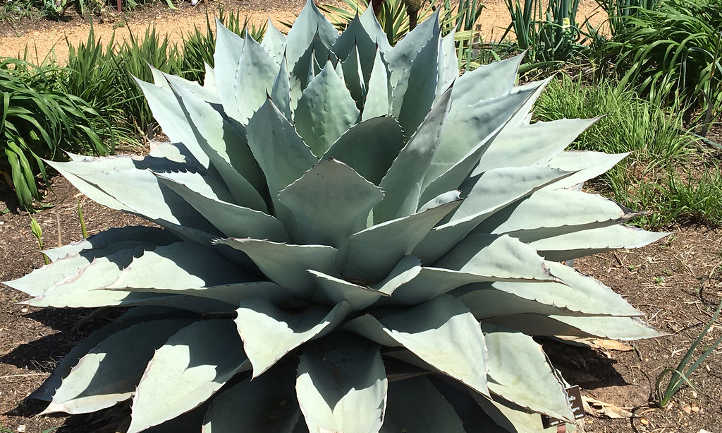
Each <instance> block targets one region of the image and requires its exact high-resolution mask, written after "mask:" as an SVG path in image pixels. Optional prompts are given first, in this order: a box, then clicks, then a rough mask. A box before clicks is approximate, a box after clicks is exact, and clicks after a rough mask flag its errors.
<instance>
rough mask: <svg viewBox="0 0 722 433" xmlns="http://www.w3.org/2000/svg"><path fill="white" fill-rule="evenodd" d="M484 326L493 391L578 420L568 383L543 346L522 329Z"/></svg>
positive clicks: (518, 402) (556, 415)
mask: <svg viewBox="0 0 722 433" xmlns="http://www.w3.org/2000/svg"><path fill="white" fill-rule="evenodd" d="M482 327H483V329H484V338H485V341H486V347H487V349H488V350H489V362H488V365H489V379H490V380H489V391H491V392H492V393H494V394H497V395H499V396H501V397H503V398H504V399H506V400H507V401H510V402H513V403H514V404H515V405H518V406H521V407H523V408H526V409H529V410H532V411H535V412H539V413H543V414H545V415H549V416H551V417H553V418H557V419H562V420H567V421H572V420H574V414H573V413H572V410H571V408H570V407H569V403H568V402H567V396H566V392H565V391H564V384H563V383H562V382H561V381H560V380H559V378H558V377H557V374H556V372H555V371H554V368H553V367H552V366H551V365H549V362H548V360H547V357H546V355H545V354H544V351H543V350H542V347H541V346H540V345H539V344H537V343H536V342H535V341H534V340H533V339H532V338H531V337H529V336H526V335H524V334H522V333H520V332H512V331H507V330H504V329H500V328H496V327H494V326H490V325H483V326H482ZM530 378H532V379H530Z"/></svg>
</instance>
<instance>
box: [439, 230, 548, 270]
mask: <svg viewBox="0 0 722 433" xmlns="http://www.w3.org/2000/svg"><path fill="white" fill-rule="evenodd" d="M434 266H436V267H439V268H444V269H449V270H453V271H459V272H464V273H468V274H473V275H480V276H484V277H490V278H498V279H500V280H503V279H524V280H542V281H549V280H553V279H554V277H553V276H552V274H551V273H550V272H549V269H548V268H547V266H546V264H545V263H544V260H543V259H542V258H541V257H540V256H539V255H537V253H536V250H535V249H534V248H531V247H529V246H528V245H526V244H524V243H523V242H520V241H519V240H517V239H514V238H512V237H510V236H506V235H502V236H496V235H489V234H485V233H472V234H470V235H469V236H467V237H466V238H465V239H464V240H463V241H462V242H460V243H459V244H457V245H456V246H455V247H454V248H453V249H452V250H451V251H449V252H448V253H447V254H446V255H445V256H443V257H442V258H441V259H439V260H438V261H437V262H436V263H435V264H434Z"/></svg>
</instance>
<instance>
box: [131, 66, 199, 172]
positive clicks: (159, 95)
mask: <svg viewBox="0 0 722 433" xmlns="http://www.w3.org/2000/svg"><path fill="white" fill-rule="evenodd" d="M135 82H136V83H137V84H138V87H140V90H141V91H142V92H143V95H144V96H145V100H146V101H147V102H148V106H149V107H150V110H151V112H152V113H153V118H155V120H156V121H157V122H158V124H159V125H160V127H161V129H162V130H163V132H164V133H165V135H167V136H168V138H169V139H170V141H171V142H174V143H183V145H184V146H185V147H186V148H187V149H188V151H189V152H190V153H191V155H193V157H194V158H195V160H196V161H198V163H199V164H200V165H201V166H202V167H204V168H208V164H209V160H208V155H206V153H205V152H204V151H203V149H202V148H201V147H200V146H199V145H198V140H196V136H195V134H194V133H193V129H192V128H191V125H190V124H189V123H188V122H186V121H185V114H183V108H182V107H181V105H180V104H179V103H178V100H177V99H176V98H175V97H174V96H173V92H172V91H171V90H170V87H165V88H164V87H161V86H159V85H154V84H150V83H146V82H145V81H142V80H139V79H137V78H136V79H135ZM162 83H165V84H166V85H167V81H166V80H165V77H163V81H162Z"/></svg>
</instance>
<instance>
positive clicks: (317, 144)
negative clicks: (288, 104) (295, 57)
mask: <svg viewBox="0 0 722 433" xmlns="http://www.w3.org/2000/svg"><path fill="white" fill-rule="evenodd" d="M359 115H360V113H359V110H358V108H356V103H355V102H354V100H353V98H351V94H350V93H349V90H348V89H347V88H346V85H345V83H344V82H343V79H341V78H340V77H339V76H338V74H336V72H335V71H334V68H333V64H332V63H331V61H328V62H326V66H325V67H324V68H323V70H321V73H319V74H318V75H317V76H316V77H315V78H314V79H313V80H312V81H311V82H310V83H308V87H306V88H305V89H304V90H303V95H302V96H301V99H300V100H299V101H298V107H297V108H296V112H295V121H296V129H297V130H298V133H299V134H300V135H301V137H303V139H304V141H305V142H306V143H307V144H308V145H309V147H310V148H311V150H312V151H313V153H314V154H315V155H318V156H321V155H323V154H324V153H326V150H328V148H329V147H330V146H331V144H333V142H334V141H336V140H337V139H338V138H339V137H340V136H341V135H343V133H344V132H346V131H347V130H348V129H349V128H350V127H351V126H353V125H355V124H356V123H357V122H358V120H359Z"/></svg>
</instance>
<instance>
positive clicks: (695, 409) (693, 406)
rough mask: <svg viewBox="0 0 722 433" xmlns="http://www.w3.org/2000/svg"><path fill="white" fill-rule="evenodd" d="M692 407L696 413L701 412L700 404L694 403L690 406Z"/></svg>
mask: <svg viewBox="0 0 722 433" xmlns="http://www.w3.org/2000/svg"><path fill="white" fill-rule="evenodd" d="M690 409H692V412H694V413H698V412H699V406H697V405H696V404H693V405H692V406H691V407H690Z"/></svg>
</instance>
